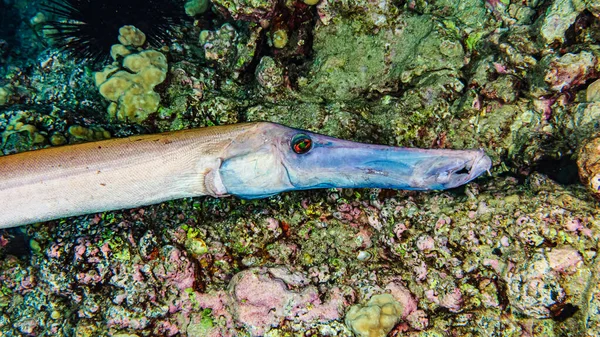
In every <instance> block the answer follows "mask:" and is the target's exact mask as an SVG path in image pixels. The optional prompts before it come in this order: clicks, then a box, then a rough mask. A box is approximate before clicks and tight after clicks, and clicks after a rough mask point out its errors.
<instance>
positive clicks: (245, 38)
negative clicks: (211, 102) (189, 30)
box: [199, 23, 263, 78]
mask: <svg viewBox="0 0 600 337" xmlns="http://www.w3.org/2000/svg"><path fill="white" fill-rule="evenodd" d="M248 29H249V30H250V33H249V34H238V32H237V31H236V29H235V28H234V27H233V26H232V25H231V24H229V23H225V24H223V25H222V26H221V27H219V28H218V29H217V30H214V31H210V30H203V31H202V32H200V37H199V40H200V44H201V45H202V48H203V49H204V57H205V58H206V60H208V61H209V62H211V63H213V64H216V65H217V67H218V68H219V69H220V70H221V71H223V72H224V73H233V77H234V78H237V76H239V75H240V73H241V72H242V71H243V70H244V69H245V68H246V67H247V66H248V65H249V64H250V62H251V61H252V60H253V57H254V52H255V50H256V47H257V43H258V41H259V38H260V35H261V32H262V29H263V28H262V27H261V26H259V25H256V24H249V25H248Z"/></svg>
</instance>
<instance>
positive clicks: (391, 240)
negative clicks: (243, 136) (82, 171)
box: [0, 0, 600, 337]
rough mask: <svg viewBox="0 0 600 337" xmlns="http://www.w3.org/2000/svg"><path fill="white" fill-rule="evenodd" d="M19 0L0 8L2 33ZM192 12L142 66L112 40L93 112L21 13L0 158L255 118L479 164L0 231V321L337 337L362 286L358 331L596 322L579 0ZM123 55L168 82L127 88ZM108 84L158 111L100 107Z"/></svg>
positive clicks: (595, 29) (499, 330)
mask: <svg viewBox="0 0 600 337" xmlns="http://www.w3.org/2000/svg"><path fill="white" fill-rule="evenodd" d="M37 3H38V1H31V2H27V6H24V5H23V4H24V2H23V1H8V2H6V1H5V8H7V11H8V12H7V13H11V15H7V16H4V17H3V18H4V19H6V21H7V23H8V24H7V26H6V27H9V28H10V27H18V26H19V25H21V26H23V25H22V22H30V19H31V18H32V17H34V16H35V14H36V12H37V9H36V5H35V4H37ZM307 3H310V4H311V5H308V4H307ZM210 6H212V7H211V8H210V9H209V10H207V11H206V12H205V13H204V14H199V13H197V14H196V15H195V17H194V20H195V22H194V23H192V22H191V20H190V22H187V23H184V24H182V26H181V27H175V28H174V29H173V32H172V33H173V36H174V40H173V41H165V46H164V48H161V54H162V55H163V56H162V57H159V56H157V54H153V55H155V56H157V58H152V57H151V58H150V59H151V60H152V61H151V60H149V59H148V58H147V57H144V56H140V53H139V50H136V48H133V47H131V46H129V47H126V46H123V45H118V46H116V47H115V48H114V50H113V56H114V58H115V59H116V60H118V62H117V64H115V65H114V67H108V68H106V69H105V71H104V72H103V73H102V74H103V75H102V76H103V81H102V82H105V81H111V79H112V78H113V77H115V74H117V73H119V72H124V73H121V74H122V76H123V78H125V79H127V80H125V81H121V80H119V81H121V82H117V81H116V80H117V79H119V77H120V76H121V75H119V76H117V77H116V78H115V79H113V81H115V82H114V83H113V84H114V86H113V87H112V89H114V90H112V91H111V90H107V89H109V88H111V86H107V87H106V88H105V91H104V92H105V93H110V94H111V95H113V96H111V98H113V99H114V101H112V102H113V103H114V105H113V107H115V108H117V109H116V110H115V111H114V115H113V116H114V117H116V118H107V116H106V113H104V110H105V108H106V107H105V105H106V99H105V98H104V97H102V96H101V95H100V94H99V92H98V89H97V88H96V86H95V85H94V83H93V80H94V78H93V76H90V72H89V70H88V69H87V68H86V67H87V66H85V65H81V64H76V63H75V62H73V61H72V60H69V59H68V58H67V57H65V56H64V55H63V54H62V53H61V52H60V51H57V50H52V49H48V48H46V47H45V46H44V45H43V44H41V43H39V44H38V41H39V37H38V36H36V35H35V34H34V32H35V31H34V30H32V29H31V28H29V26H28V27H27V29H12V28H11V29H8V30H4V29H3V30H2V31H1V32H0V60H1V62H2V64H3V67H0V87H2V88H8V89H6V90H7V91H10V92H9V93H2V95H3V97H4V98H3V100H4V101H5V104H4V105H2V106H1V107H0V132H2V133H3V137H2V140H1V141H2V143H1V149H2V152H3V153H4V154H11V153H15V152H22V151H26V150H32V149H38V148H42V147H48V146H59V145H64V144H69V143H77V142H82V141H89V140H95V139H100V138H104V137H107V136H108V135H111V136H113V137H124V136H128V135H134V134H140V133H149V132H158V131H168V130H180V129H185V128H192V127H205V126H212V125H221V124H230V123H237V122H243V121H256V120H268V121H273V122H280V123H283V124H286V125H290V126H293V127H299V128H304V129H309V130H312V131H316V132H319V133H323V134H328V135H332V136H336V137H340V138H344V139H351V140H357V141H363V142H368V143H377V144H387V145H401V146H419V147H425V148H457V149H459V148H483V149H484V150H485V151H486V153H488V154H489V155H490V156H491V157H492V158H493V160H494V167H493V169H492V171H491V174H490V175H489V176H484V177H481V178H479V179H477V180H476V181H474V182H472V183H470V184H468V185H467V186H465V187H462V188H458V189H455V190H451V191H433V192H425V193H421V192H408V191H391V190H379V189H366V190H358V189H356V190H353V189H344V190H340V189H327V190H318V191H303V192H294V193H285V194H282V195H278V196H274V197H272V198H269V199H265V200H238V199H232V198H229V199H227V198H225V199H213V198H195V199H183V200H176V201H171V202H165V203H162V204H159V205H151V206H147V207H142V208H139V209H133V210H121V211H114V212H104V213H100V214H90V215H87V216H81V217H75V218H69V219H60V220H56V221H51V222H48V223H42V224H32V225H30V226H24V227H22V228H19V229H13V230H9V231H3V232H0V255H1V258H0V284H1V287H0V333H1V334H2V335H4V336H73V335H75V336H252V335H254V336H258V335H262V336H296V335H310V336H348V337H349V336H353V335H356V334H359V333H360V334H363V332H360V331H363V330H360V329H361V328H360V327H357V325H356V324H354V322H355V320H350V321H348V324H346V322H347V320H346V318H347V317H348V316H349V313H350V310H353V309H350V308H351V307H352V306H354V305H356V306H359V307H360V308H364V307H365V306H366V304H367V303H368V302H369V300H370V299H373V298H380V297H381V295H382V294H383V296H384V297H385V298H387V299H388V300H389V301H388V302H386V303H390V305H391V306H390V309H393V310H391V311H393V312H394V314H393V315H391V316H390V317H392V316H393V319H392V320H390V321H389V322H388V323H389V324H386V327H385V329H380V330H377V332H376V334H379V335H382V334H385V333H388V335H389V336H413V337H416V336H420V337H425V336H449V335H451V336H590V337H591V336H598V335H600V286H599V284H600V283H599V280H598V275H600V264H599V263H598V243H599V239H600V234H599V233H600V220H599V218H600V214H599V212H598V207H597V206H598V204H597V200H596V199H595V198H594V197H595V196H597V195H598V194H597V193H598V186H600V180H598V179H596V178H597V177H596V176H597V175H598V174H599V168H598V162H599V158H600V157H599V153H600V151H599V150H598V148H599V147H598V139H599V138H598V133H599V132H600V124H599V123H598V120H600V101H599V98H598V97H600V94H599V90H600V89H599V88H600V84H598V83H599V82H598V81H599V76H600V66H599V62H598V58H599V57H600V50H599V49H598V45H599V42H600V15H599V13H600V11H599V9H598V2H597V1H587V0H546V1H543V0H531V1H499V0H488V1H478V0H466V1H452V0H435V1H413V0H409V1H392V0H382V1H367V0H365V1H362V0H358V1H334V0H321V1H319V2H318V3H316V4H315V3H314V1H261V0H256V1H241V0H234V1H213V2H211V5H210ZM182 10H184V8H183V3H182ZM13 14H14V15H13ZM13 16H14V17H15V20H17V19H18V21H15V22H13V21H12V20H13V19H12V17H13ZM36 20H37V19H36ZM34 26H35V25H32V27H34ZM281 30H284V31H286V34H287V38H288V40H287V43H286V44H285V45H284V46H282V47H283V48H275V47H274V46H273V45H272V42H273V41H272V38H273V33H274V32H277V31H281ZM9 33H14V34H18V36H17V35H15V36H12V37H11V36H9ZM17 38H19V41H21V42H20V43H16V42H15V41H16V39H17ZM26 45H27V46H26ZM148 52H149V51H146V52H142V53H148ZM152 53H156V52H152ZM24 55H30V56H28V58H27V60H25V56H24ZM142 55H145V54H142ZM130 57H131V59H129V61H127V62H128V64H129V62H132V63H135V64H138V65H143V64H146V65H148V64H150V65H152V67H154V68H156V69H158V70H157V72H156V73H153V74H152V73H151V74H149V75H152V76H150V77H151V78H154V79H155V80H152V81H151V82H152V83H155V82H156V83H158V82H159V81H157V79H164V78H167V79H166V80H164V81H162V83H161V84H160V85H154V86H153V87H152V88H150V86H145V87H143V85H142V84H141V83H138V82H136V81H140V82H144V83H147V82H145V81H142V77H141V76H140V75H139V72H138V71H137V70H135V69H138V68H136V67H134V66H133V64H129V65H130V66H131V67H130V68H127V69H126V68H125V67H124V63H125V60H126V59H128V58H130ZM159 58H160V60H161V61H160V62H159V64H154V63H153V62H155V61H156V60H157V59H159ZM133 61H135V62H133ZM4 65H6V66H4ZM142 69H143V67H142ZM156 69H155V70H156ZM167 69H168V70H167ZM154 75H156V77H155V76H154ZM134 77H135V79H136V80H135V81H134V80H133V79H132V78H134ZM119 83H120V84H119ZM117 84H118V85H117ZM134 84H135V85H134ZM129 85H130V86H131V88H133V87H136V88H141V89H140V95H141V96H139V97H142V96H143V93H150V95H151V96H152V97H154V98H156V97H157V96H155V95H154V94H156V95H160V98H161V99H160V105H161V107H160V109H159V110H158V111H156V110H155V108H154V107H155V105H152V106H151V108H152V109H148V110H144V109H142V108H145V107H147V106H148V105H149V104H147V103H155V102H156V100H152V99H150V100H148V101H147V102H146V104H142V105H141V106H138V108H140V109H133V110H127V109H126V110H123V113H122V114H121V115H119V113H118V112H117V111H119V109H118V108H119V107H120V106H121V103H122V102H125V101H126V100H125V99H124V97H123V94H124V93H126V92H128V91H127V90H125V91H123V90H120V89H122V88H121V87H120V86H123V87H127V86H129ZM144 85H147V84H144ZM142 87H143V88H142ZM152 92H154V94H152ZM136 97H138V96H136ZM128 102H129V101H128ZM129 106H133V105H131V104H130V105H129ZM132 111H133V112H132ZM154 111H156V112H154ZM136 114H137V115H136ZM150 114H151V115H150ZM125 120H127V121H135V122H141V121H143V122H144V123H143V124H142V125H139V124H137V123H133V124H130V123H119V122H122V121H125ZM578 169H579V172H580V175H581V179H580V178H579V177H578V174H577V171H578ZM59 195H60V191H57V196H59ZM390 296H391V297H393V300H392V299H391V298H390ZM399 306H400V307H401V310H400V311H398V310H395V309H398V307H399ZM378 307H379V308H381V306H378ZM379 313H381V311H380V312H379ZM358 317H361V316H360V315H359V316H358ZM363 317H367V316H363ZM379 317H381V316H379ZM386 317H387V316H386ZM363 327H364V326H363ZM379 327H381V324H380V325H379ZM366 333H367V334H368V333H369V332H366Z"/></svg>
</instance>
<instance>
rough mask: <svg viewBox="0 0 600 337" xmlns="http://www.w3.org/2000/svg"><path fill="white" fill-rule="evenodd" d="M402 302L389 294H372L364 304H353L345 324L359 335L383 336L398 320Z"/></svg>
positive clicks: (366, 336) (367, 336)
mask: <svg viewBox="0 0 600 337" xmlns="http://www.w3.org/2000/svg"><path fill="white" fill-rule="evenodd" d="M401 316H402V304H400V302H398V301H397V300H396V299H395V298H394V297H393V296H392V295H390V294H381V295H374V296H373V297H371V299H370V300H369V301H368V302H367V304H366V305H365V306H360V305H353V306H352V307H350V309H349V310H348V312H347V313H346V320H345V321H346V325H347V326H348V327H349V328H350V330H352V331H353V332H354V333H355V334H356V335H357V336H360V337H385V336H386V335H387V334H388V333H389V332H390V331H391V330H392V328H393V327H394V326H395V325H396V324H397V323H398V322H399V321H400V318H401Z"/></svg>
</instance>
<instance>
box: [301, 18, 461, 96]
mask: <svg viewBox="0 0 600 337" xmlns="http://www.w3.org/2000/svg"><path fill="white" fill-rule="evenodd" d="M397 22H398V23H397V24H396V25H395V26H394V27H390V28H382V29H380V30H379V31H378V32H377V33H375V34H373V33H371V32H369V31H366V32H365V31H362V30H360V29H359V27H355V26H354V25H353V23H352V22H351V21H342V20H340V21H339V22H337V24H335V25H328V26H318V27H317V29H316V31H315V42H314V52H315V62H314V63H313V64H312V67H311V69H310V73H309V74H308V76H307V78H306V80H305V83H302V86H301V91H302V92H303V93H304V94H305V95H306V96H309V95H310V96H313V97H315V96H318V97H321V98H322V99H324V100H327V101H329V100H337V101H349V100H355V99H363V98H365V97H368V96H369V94H370V93H382V92H388V91H393V90H397V86H398V82H401V83H403V84H412V83H413V81H415V80H418V79H419V77H420V76H424V75H426V74H427V73H430V72H434V71H438V70H442V69H444V70H456V71H458V69H460V68H461V67H462V66H463V61H464V50H463V47H462V45H461V44H460V42H459V41H457V40H453V39H452V38H451V37H448V36H445V35H444V34H443V33H442V31H443V28H442V26H440V25H439V24H438V23H436V22H435V21H432V20H431V17H429V16H426V15H423V16H399V17H398V18H397Z"/></svg>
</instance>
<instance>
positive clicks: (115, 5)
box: [44, 0, 185, 61]
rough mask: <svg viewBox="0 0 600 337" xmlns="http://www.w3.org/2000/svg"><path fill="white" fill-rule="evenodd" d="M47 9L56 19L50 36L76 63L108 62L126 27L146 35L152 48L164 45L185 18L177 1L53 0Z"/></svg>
mask: <svg viewBox="0 0 600 337" xmlns="http://www.w3.org/2000/svg"><path fill="white" fill-rule="evenodd" d="M44 8H45V9H46V11H48V12H49V13H51V14H54V15H55V16H56V18H57V19H56V20H54V21H48V23H47V26H46V31H47V32H48V36H50V37H51V38H53V39H54V41H55V43H56V45H57V46H58V47H59V48H60V49H63V50H65V51H67V52H68V53H69V54H70V55H71V56H72V57H74V58H75V59H77V60H86V59H89V60H93V61H103V60H105V59H106V58H107V57H108V55H109V53H110V48H111V46H112V45H113V44H114V43H115V40H114V37H115V36H117V35H119V34H118V32H119V28H121V27H123V26H125V25H133V26H135V27H137V28H138V29H140V30H141V31H143V32H144V33H146V35H147V39H148V42H149V43H150V44H151V45H153V46H156V47H158V46H161V45H164V44H165V42H166V41H168V40H170V39H171V34H172V28H173V27H174V26H177V25H179V24H181V22H182V18H183V17H185V12H184V9H183V6H181V4H180V3H179V2H178V1H176V0H167V1H162V0H110V1H91V0H50V1H49V4H48V5H45V6H44Z"/></svg>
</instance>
